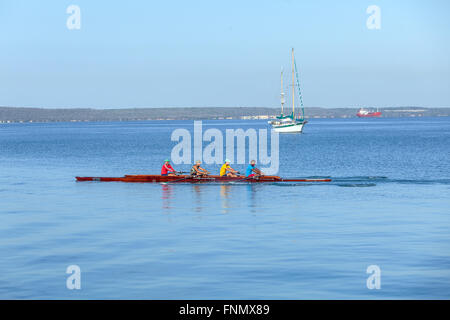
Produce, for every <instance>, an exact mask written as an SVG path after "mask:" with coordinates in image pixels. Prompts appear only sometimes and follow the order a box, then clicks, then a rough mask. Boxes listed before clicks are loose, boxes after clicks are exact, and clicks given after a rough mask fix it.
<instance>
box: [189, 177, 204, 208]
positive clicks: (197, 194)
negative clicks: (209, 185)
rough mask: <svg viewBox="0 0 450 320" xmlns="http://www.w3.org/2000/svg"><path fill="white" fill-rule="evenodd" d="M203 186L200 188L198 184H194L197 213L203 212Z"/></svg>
mask: <svg viewBox="0 0 450 320" xmlns="http://www.w3.org/2000/svg"><path fill="white" fill-rule="evenodd" d="M201 188H202V186H199V185H198V184H194V185H193V186H192V189H193V191H194V195H195V212H202V208H203V206H202V190H201Z"/></svg>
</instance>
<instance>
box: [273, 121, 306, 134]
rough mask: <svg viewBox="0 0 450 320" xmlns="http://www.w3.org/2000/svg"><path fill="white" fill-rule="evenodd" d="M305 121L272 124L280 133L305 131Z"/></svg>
mask: <svg viewBox="0 0 450 320" xmlns="http://www.w3.org/2000/svg"><path fill="white" fill-rule="evenodd" d="M304 126H305V123H304V122H303V123H291V124H283V125H272V129H273V130H274V131H275V132H280V133H301V132H302V131H303V127H304Z"/></svg>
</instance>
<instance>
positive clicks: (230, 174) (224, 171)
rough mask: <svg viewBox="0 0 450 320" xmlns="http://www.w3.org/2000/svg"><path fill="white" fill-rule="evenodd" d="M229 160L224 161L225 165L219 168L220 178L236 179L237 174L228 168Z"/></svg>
mask: <svg viewBox="0 0 450 320" xmlns="http://www.w3.org/2000/svg"><path fill="white" fill-rule="evenodd" d="M230 162H231V161H230V160H228V159H226V160H225V163H224V164H223V165H222V167H221V168H220V176H221V177H223V176H227V177H237V176H238V174H239V172H237V171H236V170H234V169H233V168H232V167H230Z"/></svg>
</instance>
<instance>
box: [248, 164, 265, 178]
mask: <svg viewBox="0 0 450 320" xmlns="http://www.w3.org/2000/svg"><path fill="white" fill-rule="evenodd" d="M255 165H256V161H255V160H252V161H250V164H249V165H248V167H247V170H246V171H245V176H246V177H247V178H252V177H255V178H256V177H260V176H261V175H262V172H261V170H259V169H258V168H256V167H255Z"/></svg>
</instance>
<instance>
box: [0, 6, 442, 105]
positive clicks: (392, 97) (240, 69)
mask: <svg viewBox="0 0 450 320" xmlns="http://www.w3.org/2000/svg"><path fill="white" fill-rule="evenodd" d="M70 5H77V6H78V7H79V8H80V19H79V21H80V28H79V29H69V28H68V27H67V20H68V19H70V17H71V16H72V14H71V13H67V8H68V7H69V6H70ZM370 5H376V6H378V8H379V9H380V13H381V15H380V20H379V21H380V24H379V26H380V28H379V29H369V28H368V27H367V24H366V22H367V20H368V19H369V17H370V16H371V14H368V13H367V12H366V10H367V8H368V7H369V6H370ZM449 12H450V1H448V0H430V1H422V0H409V1H408V0H395V1H393V0H370V1H365V0H346V1H335V0H334V1H325V0H316V1H300V0H285V1H282V0H277V1H275V0H272V1H266V0H258V1H243V0H241V1H234V0H227V1H222V0H220V1H212V0H209V1H176V0H172V1H153V0H150V1H137V0H136V1H120V2H119V1H103V0H96V1H92V0H70V1H64V0H53V1H51V0H40V1H22V0H0V106H18V107H19V106H20V107H46V108H72V107H83V108H129V107H240V106H243V107H276V106H278V105H279V95H280V71H281V68H282V67H283V68H284V70H285V77H284V82H285V89H284V90H285V91H286V92H288V90H289V91H290V90H291V87H290V86H289V84H290V82H291V78H290V68H291V65H290V54H291V48H292V47H293V48H295V57H296V62H297V66H298V68H299V73H300V83H301V88H302V93H303V98H304V104H305V106H306V107H362V106H365V107H389V106H426V107H442V106H444V107H447V106H450V19H448V14H449ZM70 21H73V20H70ZM288 101H290V100H289V99H288Z"/></svg>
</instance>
